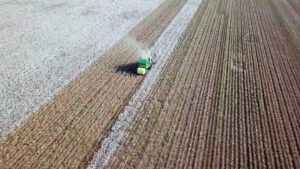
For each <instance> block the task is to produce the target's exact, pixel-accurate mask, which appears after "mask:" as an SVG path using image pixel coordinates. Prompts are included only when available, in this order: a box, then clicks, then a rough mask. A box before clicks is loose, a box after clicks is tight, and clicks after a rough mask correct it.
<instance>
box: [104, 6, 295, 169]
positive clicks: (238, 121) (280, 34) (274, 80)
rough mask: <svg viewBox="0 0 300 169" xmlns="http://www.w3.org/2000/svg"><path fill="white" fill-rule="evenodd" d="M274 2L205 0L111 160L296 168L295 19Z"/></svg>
mask: <svg viewBox="0 0 300 169" xmlns="http://www.w3.org/2000/svg"><path fill="white" fill-rule="evenodd" d="M291 1H292V0H290V2H291ZM277 3H278V1H277V0H263V1H260V0H251V1H247V2H245V1H242V0H238V1H234V0H225V1H221V0H212V1H205V2H203V4H202V7H201V8H200V9H199V11H198V12H197V14H196V16H195V17H194V20H193V21H192V23H191V25H190V27H189V30H188V31H187V32H186V34H185V37H184V38H183V40H182V43H179V44H178V46H177V47H176V49H175V50H174V53H173V56H172V59H171V60H168V62H167V64H166V66H165V67H164V69H163V70H162V72H161V74H160V78H159V80H158V82H157V83H156V84H155V86H154V87H153V89H152V90H151V92H150V93H149V94H148V96H147V97H146V100H145V101H143V103H142V105H141V107H140V109H139V110H138V113H137V115H136V116H135V117H134V119H133V123H132V124H131V125H130V126H128V127H127V132H128V135H127V137H126V139H125V140H122V141H121V142H120V146H119V148H118V149H117V151H116V154H115V156H114V157H113V158H112V159H111V160H110V161H109V163H108V165H107V166H106V168H119V167H123V168H127V167H130V168H222V167H224V168H299V162H300V161H299V155H300V150H299V138H300V137H299V134H300V126H299V124H300V123H299V115H300V114H299V111H298V110H299V101H300V98H299V87H300V83H299V76H298V75H297V72H298V71H297V70H299V68H300V65H299V64H298V63H299V57H297V56H298V55H299V53H298V52H299V51H298V50H297V47H298V46H299V44H298V40H299V37H293V38H291V37H290V30H289V29H295V30H297V29H298V26H297V25H295V24H289V23H285V22H283V23H282V22H281V19H284V18H285V17H288V16H289V15H291V13H288V12H284V11H286V9H287V7H286V6H280V5H278V4H277ZM274 4H275V6H276V7H275V8H274ZM278 8H282V9H278ZM294 9H296V8H294ZM295 17H298V16H295ZM282 24H288V25H282ZM286 28H288V29H286ZM287 35H289V36H287ZM294 39H296V40H294Z"/></svg>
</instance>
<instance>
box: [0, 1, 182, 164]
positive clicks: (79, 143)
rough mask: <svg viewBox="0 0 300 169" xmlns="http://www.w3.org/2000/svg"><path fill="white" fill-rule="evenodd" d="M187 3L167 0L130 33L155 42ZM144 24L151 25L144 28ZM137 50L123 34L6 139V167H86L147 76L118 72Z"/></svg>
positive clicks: (3, 154)
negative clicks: (119, 114)
mask: <svg viewBox="0 0 300 169" xmlns="http://www.w3.org/2000/svg"><path fill="white" fill-rule="evenodd" d="M184 3H185V1H184V0H168V1H166V2H164V3H163V4H162V5H161V6H160V7H159V8H158V9H157V10H155V11H154V12H153V13H152V14H150V16H148V17H146V18H145V20H144V21H143V22H141V23H140V24H138V25H137V27H136V28H134V29H133V30H132V31H131V32H130V33H129V35H130V36H133V37H136V38H137V39H141V40H142V42H143V43H145V44H146V45H148V46H151V45H153V43H154V42H155V41H156V39H157V38H158V37H159V36H160V34H161V33H162V31H163V30H164V29H165V27H166V26H167V25H168V23H169V22H170V21H171V20H172V19H173V18H174V17H175V16H176V14H177V12H178V11H179V10H180V9H181V7H182V6H183V5H184ZM145 25H146V26H149V25H151V28H152V29H147V30H144V29H143V27H144V26H145ZM141 32H142V33H141ZM135 35H136V36H135ZM135 50H136V49H132V47H131V46H128V45H127V44H126V43H125V41H124V40H123V41H120V42H119V43H117V44H116V45H115V46H114V47H113V48H111V49H110V50H109V51H108V52H107V53H106V54H105V56H104V57H103V58H101V59H100V60H99V61H97V62H95V63H94V64H93V65H92V66H91V67H90V68H88V69H87V70H86V71H84V72H83V73H81V74H80V75H79V76H78V77H77V78H76V79H75V80H74V81H72V82H71V83H70V84H69V85H68V86H67V87H66V88H65V89H64V90H63V91H62V92H60V93H59V94H58V95H57V96H55V98H54V99H53V100H52V101H51V102H50V103H48V104H47V105H45V106H44V107H42V108H41V109H40V110H39V111H38V112H37V113H35V114H34V115H33V116H32V117H30V118H29V120H28V121H27V122H26V123H25V124H23V125H22V126H21V127H20V128H18V129H17V130H16V132H14V133H12V134H11V135H9V136H8V137H7V138H6V139H5V140H3V141H2V142H1V145H0V150H1V151H0V157H1V159H0V166H1V168H9V167H13V168H32V167H36V168H42V167H54V168H59V167H67V166H68V167H71V168H72V167H76V168H77V167H83V166H84V165H85V164H86V161H88V160H89V158H90V156H91V155H92V153H93V151H94V148H97V144H99V142H100V141H101V139H102V138H103V137H104V135H105V133H106V131H107V130H109V128H110V126H111V125H112V123H113V122H114V120H115V117H116V116H117V114H118V113H119V112H120V111H121V109H122V108H123V107H124V106H125V105H126V103H127V102H128V100H129V98H130V96H131V95H132V94H133V93H134V91H135V90H136V88H137V87H138V85H139V84H140V83H141V81H142V80H143V77H136V76H132V75H128V74H126V73H120V72H116V69H117V67H118V66H119V65H126V64H128V63H131V62H135V59H136V57H133V56H134V54H135ZM83 138H84V139H83Z"/></svg>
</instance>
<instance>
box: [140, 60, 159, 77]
mask: <svg viewBox="0 0 300 169" xmlns="http://www.w3.org/2000/svg"><path fill="white" fill-rule="evenodd" d="M137 63H138V68H137V74H138V75H144V74H145V73H146V72H147V71H148V70H149V69H151V67H152V66H153V64H155V62H154V61H153V60H152V59H151V58H150V57H149V58H140V59H139V60H138V61H137Z"/></svg>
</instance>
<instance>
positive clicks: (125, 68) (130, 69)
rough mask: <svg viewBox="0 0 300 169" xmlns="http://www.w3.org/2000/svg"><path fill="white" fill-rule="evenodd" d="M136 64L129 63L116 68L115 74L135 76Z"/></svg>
mask: <svg viewBox="0 0 300 169" xmlns="http://www.w3.org/2000/svg"><path fill="white" fill-rule="evenodd" d="M137 68H138V63H129V64H124V65H119V66H117V69H116V72H119V73H126V74H130V75H136V70H137Z"/></svg>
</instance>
